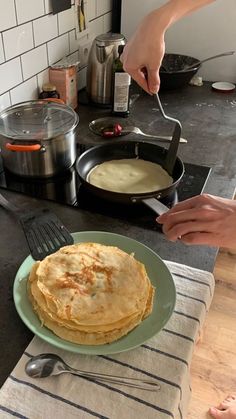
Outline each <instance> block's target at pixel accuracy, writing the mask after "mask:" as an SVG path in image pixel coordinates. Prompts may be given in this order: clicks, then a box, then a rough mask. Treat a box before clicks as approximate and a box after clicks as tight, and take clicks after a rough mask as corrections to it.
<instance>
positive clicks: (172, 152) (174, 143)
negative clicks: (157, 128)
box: [156, 93, 182, 175]
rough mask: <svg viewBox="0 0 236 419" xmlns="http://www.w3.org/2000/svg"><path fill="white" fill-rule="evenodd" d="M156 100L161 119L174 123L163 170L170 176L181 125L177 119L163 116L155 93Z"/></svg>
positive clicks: (162, 110) (163, 113)
mask: <svg viewBox="0 0 236 419" xmlns="http://www.w3.org/2000/svg"><path fill="white" fill-rule="evenodd" d="M156 99H157V103H158V106H159V109H160V112H161V114H162V116H163V118H164V119H166V120H167V121H170V122H174V123H175V128H174V132H173V135H172V140H171V142H170V146H169V149H168V152H167V156H166V161H165V169H166V170H167V172H168V173H169V175H172V174H173V169H174V165H175V161H176V157H177V151H178V147H179V142H180V137H181V131H182V125H181V123H180V122H179V120H178V119H175V118H172V117H171V116H167V115H166V114H165V112H164V109H163V107H162V104H161V101H160V98H159V95H158V93H156Z"/></svg>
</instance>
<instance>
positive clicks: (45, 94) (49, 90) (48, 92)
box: [39, 83, 60, 99]
mask: <svg viewBox="0 0 236 419" xmlns="http://www.w3.org/2000/svg"><path fill="white" fill-rule="evenodd" d="M48 98H54V99H60V94H59V93H58V91H57V90H56V86H55V85H54V84H51V83H45V84H43V86H42V92H41V93H40V94H39V99H48Z"/></svg>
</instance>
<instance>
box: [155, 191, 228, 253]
mask: <svg viewBox="0 0 236 419" xmlns="http://www.w3.org/2000/svg"><path fill="white" fill-rule="evenodd" d="M157 222H158V223H160V224H163V232H164V233H165V235H166V236H167V238H168V239H169V240H171V241H176V240H178V239H179V240H181V241H182V242H184V243H186V244H205V245H209V246H216V247H218V246H223V247H236V201H233V200H230V199H224V198H220V197H217V196H212V195H199V196H196V197H194V198H190V199H187V200H185V201H183V202H180V203H178V204H176V205H175V206H174V207H173V208H171V209H170V210H169V211H168V212H166V213H165V214H163V215H161V216H160V217H158V218H157Z"/></svg>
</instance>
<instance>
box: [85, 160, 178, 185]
mask: <svg viewBox="0 0 236 419" xmlns="http://www.w3.org/2000/svg"><path fill="white" fill-rule="evenodd" d="M87 182H88V183H91V185H94V186H97V187H98V188H101V189H105V190H107V191H112V192H119V193H148V192H154V191H158V190H160V189H164V188H167V187H168V186H170V185H171V184H172V183H173V179H172V177H171V176H169V174H168V173H167V172H166V170H164V169H163V168H162V167H161V166H160V165H159V164H157V163H153V162H151V161H147V160H142V159H119V160H110V161H106V162H104V163H101V164H98V165H97V166H95V167H94V168H93V169H92V170H90V172H89V174H88V176H87Z"/></svg>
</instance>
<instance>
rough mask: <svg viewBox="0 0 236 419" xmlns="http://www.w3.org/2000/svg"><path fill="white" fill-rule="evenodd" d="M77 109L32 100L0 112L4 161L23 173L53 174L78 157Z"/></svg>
mask: <svg viewBox="0 0 236 419" xmlns="http://www.w3.org/2000/svg"><path fill="white" fill-rule="evenodd" d="M78 122H79V117H78V115H77V113H76V112H75V111H74V110H73V109H72V108H70V107H69V106H67V105H63V104H59V103H54V102H51V101H50V102H47V101H40V100H36V101H30V102H22V103H19V104H16V105H14V106H12V107H10V108H7V109H5V110H4V111H2V112H1V113H0V149H1V155H2V158H3V165H4V167H5V168H6V169H8V170H9V171H11V172H12V173H14V174H16V175H20V176H32V177H50V176H54V175H56V174H58V173H60V172H62V171H64V170H66V169H69V168H70V167H71V166H72V165H73V164H74V162H75V159H76V138H75V129H76V126H77V125H78Z"/></svg>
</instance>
